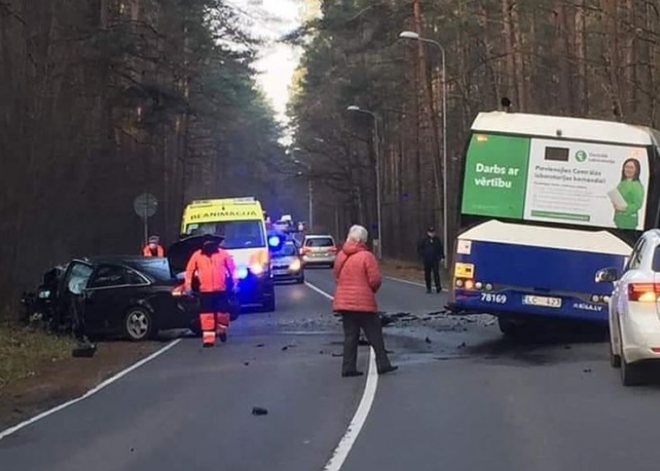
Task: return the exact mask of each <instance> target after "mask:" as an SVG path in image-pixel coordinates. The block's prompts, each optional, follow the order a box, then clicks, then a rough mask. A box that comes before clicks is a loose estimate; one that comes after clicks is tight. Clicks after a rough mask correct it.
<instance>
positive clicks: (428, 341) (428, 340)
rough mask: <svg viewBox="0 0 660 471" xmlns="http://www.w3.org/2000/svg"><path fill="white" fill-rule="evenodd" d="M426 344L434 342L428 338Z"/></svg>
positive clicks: (425, 340)
mask: <svg viewBox="0 0 660 471" xmlns="http://www.w3.org/2000/svg"><path fill="white" fill-rule="evenodd" d="M424 342H426V343H433V341H432V340H431V339H430V338H428V337H426V338H425V339H424Z"/></svg>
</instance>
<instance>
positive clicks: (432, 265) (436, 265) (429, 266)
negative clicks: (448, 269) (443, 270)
mask: <svg viewBox="0 0 660 471" xmlns="http://www.w3.org/2000/svg"><path fill="white" fill-rule="evenodd" d="M431 275H433V281H434V282H435V288H436V289H437V290H438V291H440V290H441V289H442V285H441V284H440V262H439V261H438V260H435V261H426V260H425V261H424V279H425V280H426V289H428V290H429V291H431Z"/></svg>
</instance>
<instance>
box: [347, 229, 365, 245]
mask: <svg viewBox="0 0 660 471" xmlns="http://www.w3.org/2000/svg"><path fill="white" fill-rule="evenodd" d="M346 239H347V240H352V241H353V242H362V243H363V244H366V243H367V240H368V239H369V231H367V229H366V228H365V227H364V226H359V225H357V224H356V225H355V226H353V227H351V228H350V230H349V231H348V236H347V237H346Z"/></svg>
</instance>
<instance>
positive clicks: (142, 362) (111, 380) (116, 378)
mask: <svg viewBox="0 0 660 471" xmlns="http://www.w3.org/2000/svg"><path fill="white" fill-rule="evenodd" d="M179 342H181V339H176V340H173V341H171V342H170V343H168V344H167V345H165V346H164V347H163V348H161V349H160V350H157V351H156V352H154V353H152V354H151V355H149V356H148V357H146V358H143V359H142V360H140V361H138V362H137V363H134V364H133V365H131V366H129V367H128V368H126V369H125V370H122V371H120V372H119V373H117V374H116V375H114V376H113V377H111V378H108V379H106V380H105V381H103V382H102V383H101V384H99V385H97V386H96V387H94V388H92V389H90V390H89V391H87V392H86V393H85V394H83V395H82V396H80V397H78V398H76V399H72V400H70V401H68V402H65V403H64V404H60V405H59V406H56V407H53V408H52V409H49V410H47V411H45V412H42V413H41V414H39V415H36V416H34V417H32V418H31V419H28V420H26V421H24V422H21V423H20V424H18V425H14V426H13V427H10V428H8V429H7V430H4V431H2V432H0V440H2V439H3V438H6V437H8V436H9V435H11V434H13V433H16V432H18V431H19V430H21V429H23V428H25V427H27V426H28V425H32V424H33V423H35V422H38V421H40V420H41V419H45V418H46V417H48V416H50V415H53V414H55V413H56V412H59V411H61V410H63V409H66V408H67V407H69V406H72V405H74V404H77V403H79V402H81V401H84V400H85V399H88V398H90V397H92V396H93V395H94V394H96V393H98V392H99V391H101V390H103V389H105V388H107V387H108V386H110V385H111V384H112V383H115V382H117V381H119V380H120V379H122V378H123V377H124V376H126V375H127V374H129V373H131V372H133V371H135V370H137V369H138V368H140V367H141V366H143V365H145V364H146V363H149V362H150V361H151V360H154V359H156V358H158V357H159V356H161V355H162V354H163V353H165V352H167V351H168V350H170V349H171V348H173V347H174V346H176V345H177V344H178V343H179Z"/></svg>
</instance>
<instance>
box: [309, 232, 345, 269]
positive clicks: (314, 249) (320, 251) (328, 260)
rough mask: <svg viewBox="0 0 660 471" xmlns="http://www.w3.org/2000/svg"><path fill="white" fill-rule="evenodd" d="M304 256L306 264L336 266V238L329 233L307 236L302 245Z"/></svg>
mask: <svg viewBox="0 0 660 471" xmlns="http://www.w3.org/2000/svg"><path fill="white" fill-rule="evenodd" d="M302 257H303V262H304V263H305V266H329V267H332V266H334V264H335V260H336V259H337V245H336V244H335V239H333V237H332V236H329V235H309V236H307V237H305V241H304V242H303V246H302Z"/></svg>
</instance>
